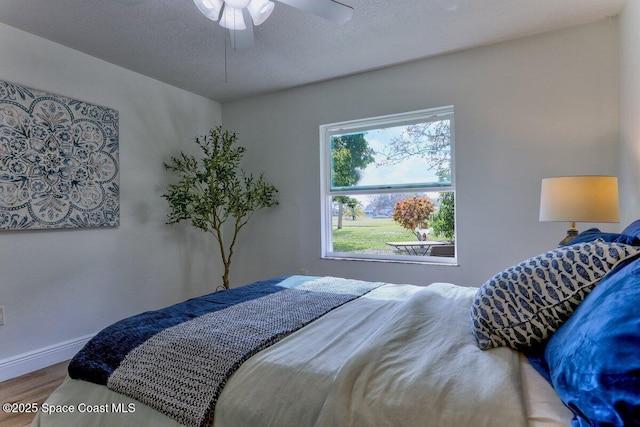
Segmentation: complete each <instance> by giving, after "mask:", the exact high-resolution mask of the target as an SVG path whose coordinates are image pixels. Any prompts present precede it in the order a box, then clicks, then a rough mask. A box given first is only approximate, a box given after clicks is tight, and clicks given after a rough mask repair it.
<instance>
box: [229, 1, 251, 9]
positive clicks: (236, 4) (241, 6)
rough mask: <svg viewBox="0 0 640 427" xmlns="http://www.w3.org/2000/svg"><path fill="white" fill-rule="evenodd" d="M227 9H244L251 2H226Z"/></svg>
mask: <svg viewBox="0 0 640 427" xmlns="http://www.w3.org/2000/svg"><path fill="white" fill-rule="evenodd" d="M224 2H225V8H227V7H232V8H234V9H244V8H245V7H247V6H248V5H249V3H250V2H251V0H224Z"/></svg>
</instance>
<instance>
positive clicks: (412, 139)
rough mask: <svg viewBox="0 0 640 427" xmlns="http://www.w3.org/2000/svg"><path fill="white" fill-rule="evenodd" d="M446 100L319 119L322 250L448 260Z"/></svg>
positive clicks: (450, 203)
mask: <svg viewBox="0 0 640 427" xmlns="http://www.w3.org/2000/svg"><path fill="white" fill-rule="evenodd" d="M453 128H454V126H453V107H451V106H450V107H443V108H436V109H429V110H422V111H414V112H410V113H403V114H395V115H390V116H383V117H374V118H369V119H362V120H355V121H349V122H342V123H333V124H327V125H322V126H320V140H321V150H322V153H321V159H322V165H321V168H320V170H321V175H322V176H321V182H322V188H321V194H322V257H323V258H352V259H369V260H397V261H413V262H416V261H417V262H438V263H451V264H453V263H455V262H456V257H455V255H456V253H455V182H454V181H455V180H454V156H453V145H454V144H453V142H454V129H453Z"/></svg>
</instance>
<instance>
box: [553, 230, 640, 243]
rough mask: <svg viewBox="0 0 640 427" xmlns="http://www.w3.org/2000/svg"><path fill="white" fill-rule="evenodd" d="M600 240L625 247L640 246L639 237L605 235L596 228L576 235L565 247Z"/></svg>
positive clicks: (615, 234) (614, 234) (616, 234)
mask: <svg viewBox="0 0 640 427" xmlns="http://www.w3.org/2000/svg"><path fill="white" fill-rule="evenodd" d="M598 239H599V240H602V241H604V242H617V243H624V244H625V245H631V246H640V237H638V236H632V235H628V234H618V233H605V232H602V231H600V230H599V229H597V228H590V229H588V230H585V231H583V232H582V233H580V234H578V235H577V236H576V237H575V238H574V239H573V240H571V241H570V242H569V243H568V244H567V245H565V246H569V245H576V244H578V243H584V242H593V241H594V240H598Z"/></svg>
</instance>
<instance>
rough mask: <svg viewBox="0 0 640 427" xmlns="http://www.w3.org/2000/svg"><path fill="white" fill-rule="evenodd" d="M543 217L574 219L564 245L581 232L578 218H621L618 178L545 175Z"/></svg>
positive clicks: (542, 194) (541, 193)
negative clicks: (577, 223)
mask: <svg viewBox="0 0 640 427" xmlns="http://www.w3.org/2000/svg"><path fill="white" fill-rule="evenodd" d="M540 221H568V222H569V223H570V226H569V230H567V236H566V237H565V238H564V239H563V240H562V241H561V242H560V245H566V244H567V243H569V242H570V241H571V240H572V239H573V238H574V237H575V236H577V235H578V230H577V229H576V222H620V209H619V205H618V178H617V177H615V176H602V175H587V176H564V177H557V178H545V179H543V180H542V188H541V191H540Z"/></svg>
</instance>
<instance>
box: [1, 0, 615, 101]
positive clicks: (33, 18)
mask: <svg viewBox="0 0 640 427" xmlns="http://www.w3.org/2000/svg"><path fill="white" fill-rule="evenodd" d="M317 1H323V0H317ZM325 1H326V0H325ZM341 2H342V3H345V4H348V5H349V6H351V7H353V8H354V10H355V12H354V16H353V19H352V20H351V21H349V22H347V23H346V24H334V23H331V22H329V21H325V20H323V19H321V18H318V17H316V16H314V15H310V14H308V13H305V12H303V11H300V10H298V9H295V8H293V7H291V6H288V5H285V4H282V3H278V2H276V7H275V10H274V12H273V14H272V15H271V16H270V17H269V19H268V20H267V21H266V22H265V23H264V24H262V25H261V26H259V27H256V28H255V30H254V35H255V46H254V47H253V48H251V49H249V50H242V51H241V50H235V51H234V50H233V49H231V48H230V47H229V43H228V40H227V38H228V35H227V32H226V30H224V29H223V28H222V27H220V26H219V25H218V24H217V23H215V22H212V21H210V20H208V19H207V18H205V17H204V16H203V15H201V14H200V12H199V11H198V9H197V8H196V6H195V5H194V3H193V1H192V0H2V1H0V22H3V23H5V24H7V25H10V26H13V27H16V28H19V29H22V30H24V31H27V32H30V33H33V34H36V35H38V36H41V37H44V38H47V39H49V40H53V41H55V42H57V43H60V44H63V45H65V46H68V47H71V48H73V49H76V50H79V51H82V52H85V53H88V54H90V55H93V56H95V57H97V58H100V59H103V60H105V61H108V62H111V63H113V64H117V65H120V66H122V67H124V68H128V69H130V70H133V71H136V72H139V73H141V74H144V75H147V76H149V77H153V78H155V79H157V80H160V81H163V82H166V83H169V84H171V85H174V86H177V87H180V88H183V89H186V90H188V91H191V92H194V93H197V94H200V95H203V96H205V97H208V98H211V99H213V100H216V101H219V102H225V101H229V100H233V99H238V98H244V97H248V96H252V95H256V94H261V93H267V92H273V91H277V90H281V89H284V88H289V87H293V86H298V85H303V84H307V83H311V82H316V81H321V80H327V79H331V78H335V77H338V76H343V75H348V74H354V73H359V72H363V71H367V70H372V69H377V68H381V67H385V66H389V65H392V64H398V63H402V62H407V61H412V60H415V59H419V58H425V57H429V56H433V55H437V54H441V53H445V52H451V51H456V50H460V49H464V48H468V47H474V46H479V45H485V44H489V43H494V42H498V41H504V40H509V39H514V38H517V37H522V36H525V35H530V34H535V33H540V32H544V31H549V30H553V29H558V28H563V27H568V26H572V25H578V24H583V23H588V22H593V21H596V20H599V19H603V18H606V17H610V16H615V15H617V14H618V13H619V11H620V10H621V8H622V6H623V4H624V2H625V0H341ZM0 43H1V41H0Z"/></svg>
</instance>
